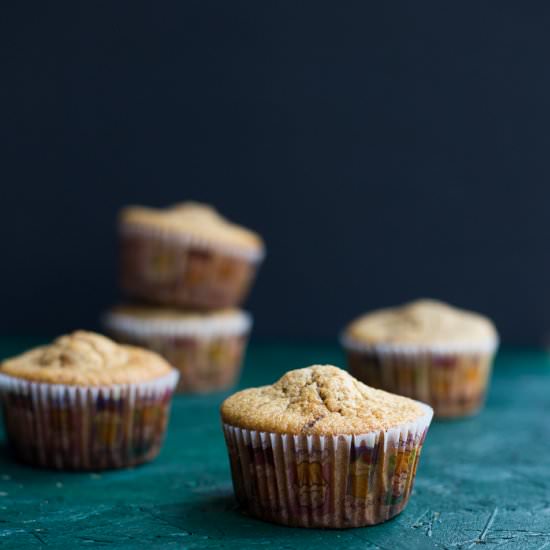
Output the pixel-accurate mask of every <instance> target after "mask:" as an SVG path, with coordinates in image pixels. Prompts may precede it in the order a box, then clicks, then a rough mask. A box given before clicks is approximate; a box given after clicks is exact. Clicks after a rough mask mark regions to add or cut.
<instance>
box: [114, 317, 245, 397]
mask: <svg viewBox="0 0 550 550" xmlns="http://www.w3.org/2000/svg"><path fill="white" fill-rule="evenodd" d="M104 324H105V327H106V328H107V331H108V332H109V333H110V334H111V335H112V336H113V337H114V338H115V339H116V340H118V341H120V342H124V343H127V344H134V345H137V346H142V347H146V348H149V349H151V350H153V351H156V352H157V353H159V354H161V355H162V356H164V358H165V359H166V360H167V361H168V362H169V363H170V364H171V365H172V366H173V367H175V368H176V369H178V371H179V372H180V374H181V376H180V379H179V383H178V386H177V388H176V391H177V392H180V393H205V392H213V391H221V390H225V389H228V388H230V387H232V386H233V385H234V384H235V383H236V381H237V378H238V376H239V374H240V372H241V365H242V361H243V356H244V352H245V349H246V344H247V341H248V334H249V332H250V328H251V325H252V318H251V316H250V315H249V314H248V313H246V312H244V311H238V312H235V313H234V314H233V315H231V316H223V317H222V316H219V317H215V316H213V317H212V318H208V317H207V318H205V319H192V320H186V319H181V320H176V319H149V320H143V319H138V318H137V317H131V316H130V315H124V314H122V313H116V312H112V313H109V314H107V315H106V316H105V318H104Z"/></svg>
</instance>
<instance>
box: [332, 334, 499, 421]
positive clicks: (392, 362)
mask: <svg viewBox="0 0 550 550" xmlns="http://www.w3.org/2000/svg"><path fill="white" fill-rule="evenodd" d="M342 344H343V346H344V348H346V350H347V354H348V364H349V370H350V372H351V374H352V375H353V376H355V377H356V378H358V379H359V380H361V381H362V382H365V383H366V384H368V385H369V386H373V387H375V388H381V389H383V390H386V391H389V392H392V393H397V394H400V395H406V396H407V397H412V398H413V399H418V400H420V401H423V402H425V403H429V404H430V405H431V406H432V407H433V408H434V411H435V415H436V416H437V417H441V418H445V417H446V418H452V417H460V416H467V415H471V414H474V413H475V412H477V411H478V410H479V409H480V408H481V407H482V406H483V403H484V401H485V395H486V392H487V386H488V383H489V378H490V375H491V369H492V362H493V355H494V352H495V350H496V346H497V343H496V342H493V343H492V345H490V346H489V345H488V344H487V345H486V346H479V347H477V348H476V347H474V346H470V347H463V348H462V350H461V351H457V349H458V348H456V346H449V348H448V349H445V348H444V347H442V346H439V347H437V348H434V349H433V350H430V349H428V348H417V349H416V350H413V349H407V348H403V347H396V348H395V349H392V348H391V347H390V346H385V347H383V346H361V345H357V344H355V343H352V344H350V341H349V340H348V341H346V340H343V342H342Z"/></svg>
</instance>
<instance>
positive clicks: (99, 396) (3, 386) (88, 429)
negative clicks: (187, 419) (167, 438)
mask: <svg viewBox="0 0 550 550" xmlns="http://www.w3.org/2000/svg"><path fill="white" fill-rule="evenodd" d="M177 380H178V373H177V372H176V371H174V372H171V373H170V374H169V375H167V376H164V377H162V378H160V379H157V380H154V381H150V382H143V383H137V384H128V385H114V386H108V387H89V388H86V387H79V386H69V385H62V384H48V383H41V382H32V381H28V380H23V379H19V378H15V377H12V376H7V375H0V397H1V400H2V407H3V416H4V423H5V428H6V433H7V437H8V442H9V444H10V446H11V447H12V449H13V451H14V453H15V455H16V457H17V458H18V459H19V460H21V461H23V462H26V463H28V464H31V465H35V466H43V467H47V468H56V469H68V470H104V469H109V468H122V467H127V466H133V465H136V464H140V463H142V462H146V461H149V460H152V459H153V458H154V457H155V456H156V455H157V454H158V453H159V451H160V448H161V445H162V442H163V439H164V434H165V431H166V425H167V422H168V416H169V411H170V403H171V397H172V393H173V390H174V387H175V385H176V383H177Z"/></svg>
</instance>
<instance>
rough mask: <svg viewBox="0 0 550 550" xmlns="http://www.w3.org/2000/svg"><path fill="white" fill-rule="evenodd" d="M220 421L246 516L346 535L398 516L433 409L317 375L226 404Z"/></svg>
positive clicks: (293, 374) (317, 369) (299, 375)
mask: <svg viewBox="0 0 550 550" xmlns="http://www.w3.org/2000/svg"><path fill="white" fill-rule="evenodd" d="M221 416H222V421H223V429H224V433H225V439H226V443H227V447H228V451H229V460H230V464H231V474H232V477H233V486H234V489H235V494H236V497H237V500H238V501H239V503H240V505H241V506H242V508H243V509H244V510H245V511H246V512H247V513H249V514H251V515H253V516H256V517H258V518H260V519H264V520H267V521H272V522H275V523H281V524H284V525H291V526H297V527H325V528H344V527H361V526H364V525H373V524H376V523H381V522H383V521H386V520H388V519H390V518H392V517H393V516H395V515H397V514H399V512H401V511H402V510H403V509H404V508H405V506H406V504H407V501H408V499H409V496H410V494H411V490H412V486H413V481H414V477H415V474H416V468H417V465H418V460H419V458H420V451H421V449H422V444H423V442H424V438H425V436H426V432H427V430H428V427H429V425H430V421H431V418H432V409H431V408H430V407H428V406H427V405H424V404H422V403H419V402H417V401H413V400H412V399H408V398H406V397H400V396H397V395H392V394H390V393H386V392H384V391H381V390H376V389H373V388H370V387H368V386H366V385H365V384H362V383H361V382H359V381H357V380H356V379H355V378H353V377H352V376H350V375H349V374H348V373H347V372H345V371H343V370H341V369H338V368H336V367H332V366H319V365H316V366H312V367H308V368H305V369H299V370H294V371H290V372H287V373H286V374H285V375H284V376H283V377H282V378H281V379H280V380H279V381H278V382H276V383H275V384H273V385H272V386H263V387H260V388H252V389H248V390H244V391H240V392H238V393H236V394H234V395H232V396H231V397H229V398H228V399H226V400H225V401H224V403H223V404H222V407H221Z"/></svg>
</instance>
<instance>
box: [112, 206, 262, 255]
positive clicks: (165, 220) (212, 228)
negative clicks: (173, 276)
mask: <svg viewBox="0 0 550 550" xmlns="http://www.w3.org/2000/svg"><path fill="white" fill-rule="evenodd" d="M120 221H121V224H122V227H123V228H125V227H128V226H137V227H145V228H150V229H153V230H160V231H163V232H166V233H169V234H172V235H181V236H187V237H189V238H193V239H195V240H198V241H203V242H206V243H208V244H211V245H214V246H215V245H216V244H219V245H223V246H228V247H232V248H237V249H241V250H242V251H243V252H249V253H256V254H259V255H261V253H262V252H263V248H264V245H263V241H262V239H261V237H260V236H259V235H258V234H257V233H255V232H254V231H251V230H249V229H246V228H244V227H241V226H239V225H237V224H234V223H231V222H230V221H228V220H227V219H225V218H224V217H223V216H222V215H220V214H219V213H218V212H217V211H216V210H215V209H214V208H212V207H211V206H208V205H206V204H201V203H198V202H183V203H179V204H175V205H173V206H171V207H168V208H162V209H160V208H147V207H144V206H128V207H126V208H124V209H123V210H122V211H121V213H120Z"/></svg>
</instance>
